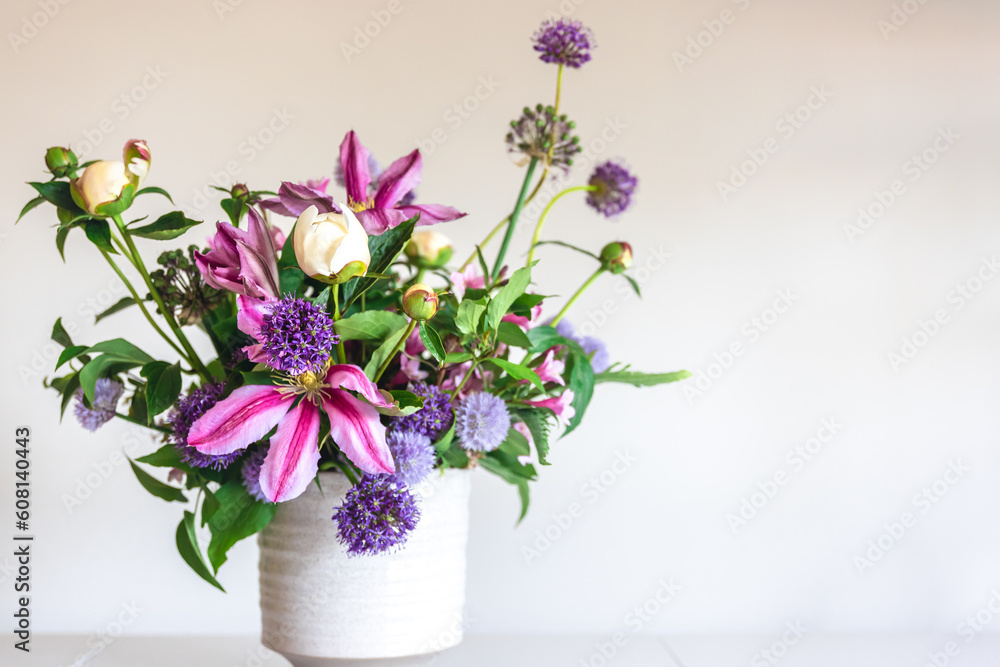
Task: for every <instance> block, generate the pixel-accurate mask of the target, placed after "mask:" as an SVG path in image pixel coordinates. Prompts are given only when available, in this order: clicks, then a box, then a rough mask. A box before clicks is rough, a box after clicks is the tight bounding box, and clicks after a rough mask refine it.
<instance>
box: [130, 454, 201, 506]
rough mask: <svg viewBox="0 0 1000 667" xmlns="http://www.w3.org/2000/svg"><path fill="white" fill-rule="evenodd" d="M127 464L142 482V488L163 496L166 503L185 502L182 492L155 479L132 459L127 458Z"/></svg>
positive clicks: (157, 495)
mask: <svg viewBox="0 0 1000 667" xmlns="http://www.w3.org/2000/svg"><path fill="white" fill-rule="evenodd" d="M128 464H129V465H130V466H132V472H134V473H135V476H136V477H137V478H138V480H139V483H140V484H142V488H144V489H146V490H147V491H149V492H150V493H152V494H153V495H154V496H156V497H157V498H163V499H164V500H166V501H167V502H168V503H169V502H179V503H186V502H187V498H186V497H185V496H184V492H182V491H181V490H180V489H178V488H177V487H175V486H170V485H169V484H164V483H163V482H161V481H160V480H158V479H156V478H155V477H153V476H152V475H150V474H149V473H148V472H146V471H145V470H143V469H142V468H140V467H139V466H137V465H136V464H135V461H133V460H132V459H129V460H128Z"/></svg>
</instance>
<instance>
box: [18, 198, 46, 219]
mask: <svg viewBox="0 0 1000 667" xmlns="http://www.w3.org/2000/svg"><path fill="white" fill-rule="evenodd" d="M43 201H45V197H42V196H41V195H39V196H37V197H35V198H34V199H32V200H31V201H29V202H28V203H27V204H25V205H24V208H22V209H21V215H19V216H17V220H15V221H14V224H15V225H16V224H17V223H19V222H21V218H23V217H24V216H25V215H27V214H28V211H30V210H32V209H33V208H35V207H36V206H38V205H39V204H41V203H42V202H43Z"/></svg>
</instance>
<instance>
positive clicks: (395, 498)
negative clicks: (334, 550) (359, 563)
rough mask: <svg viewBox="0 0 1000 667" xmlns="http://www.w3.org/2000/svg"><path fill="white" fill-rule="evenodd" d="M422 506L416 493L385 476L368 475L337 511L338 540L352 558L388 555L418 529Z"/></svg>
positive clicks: (348, 494)
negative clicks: (419, 504)
mask: <svg viewBox="0 0 1000 667" xmlns="http://www.w3.org/2000/svg"><path fill="white" fill-rule="evenodd" d="M419 519H420V507H419V506H418V505H417V499H416V498H415V497H414V495H413V493H411V492H410V490H409V489H407V488H406V487H405V486H402V485H399V484H397V483H396V482H395V481H394V480H393V478H391V477H389V476H386V475H378V476H370V475H368V476H365V477H364V478H363V479H362V480H361V481H360V482H358V483H357V484H355V485H354V486H352V487H351V489H350V490H349V491H348V492H347V495H346V496H345V497H344V502H343V504H341V505H340V506H339V507H337V508H336V509H335V510H334V513H333V520H334V521H336V522H337V539H339V540H340V543H341V544H343V545H344V546H345V547H347V554H348V555H350V556H360V555H374V554H380V553H386V552H388V551H392V550H394V549H396V548H398V547H400V546H402V545H403V544H404V543H405V542H406V540H407V538H408V537H409V535H410V532H411V531H412V530H413V529H414V528H416V526H417V521H418V520H419Z"/></svg>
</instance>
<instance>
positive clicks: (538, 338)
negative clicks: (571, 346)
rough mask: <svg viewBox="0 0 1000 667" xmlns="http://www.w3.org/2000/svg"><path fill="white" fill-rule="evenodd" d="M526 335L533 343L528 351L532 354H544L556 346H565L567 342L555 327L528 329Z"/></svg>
mask: <svg viewBox="0 0 1000 667" xmlns="http://www.w3.org/2000/svg"><path fill="white" fill-rule="evenodd" d="M526 335H527V336H528V340H530V341H531V348H530V349H529V350H528V351H529V352H531V353H532V354H537V353H538V352H544V351H545V350H547V349H549V348H550V347H553V346H554V345H563V344H564V343H565V341H566V339H565V338H563V337H562V335H561V334H560V333H559V332H558V331H556V330H555V329H554V328H553V327H532V328H531V329H528V333H527V334H526Z"/></svg>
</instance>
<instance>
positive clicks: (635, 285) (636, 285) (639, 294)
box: [622, 274, 642, 299]
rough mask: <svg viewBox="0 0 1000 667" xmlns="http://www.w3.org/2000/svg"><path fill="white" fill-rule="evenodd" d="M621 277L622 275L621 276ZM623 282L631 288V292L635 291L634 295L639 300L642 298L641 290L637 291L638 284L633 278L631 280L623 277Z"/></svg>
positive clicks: (630, 277) (628, 277)
mask: <svg viewBox="0 0 1000 667" xmlns="http://www.w3.org/2000/svg"><path fill="white" fill-rule="evenodd" d="M622 275H624V274H622ZM625 280H627V281H628V284H629V285H631V286H632V289H633V290H635V295H636V296H637V297H639V298H640V299H641V298H642V290H640V289H639V283H637V282H636V281H635V278H633V277H632V276H625Z"/></svg>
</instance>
